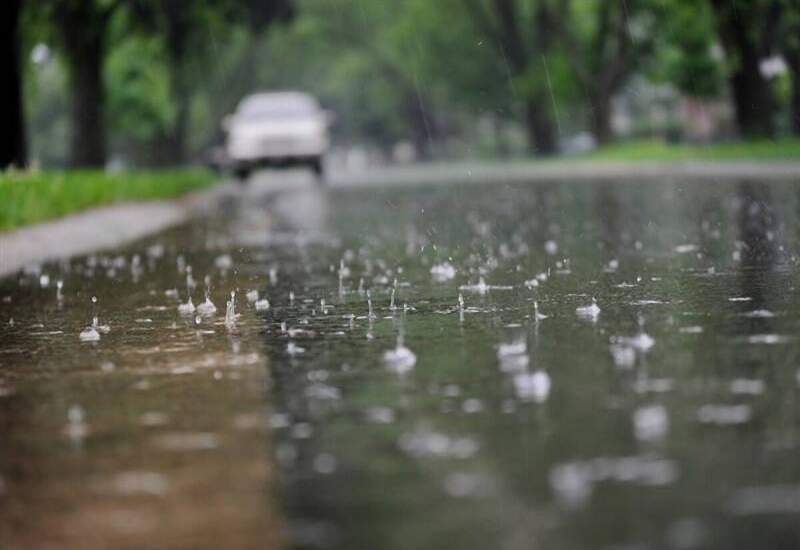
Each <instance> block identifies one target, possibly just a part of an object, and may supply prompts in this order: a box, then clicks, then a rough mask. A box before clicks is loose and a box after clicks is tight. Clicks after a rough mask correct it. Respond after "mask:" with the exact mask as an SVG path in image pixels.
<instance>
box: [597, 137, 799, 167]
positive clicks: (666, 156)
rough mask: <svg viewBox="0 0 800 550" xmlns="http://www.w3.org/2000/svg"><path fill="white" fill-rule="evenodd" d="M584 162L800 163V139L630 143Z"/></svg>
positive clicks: (604, 150) (606, 149)
mask: <svg viewBox="0 0 800 550" xmlns="http://www.w3.org/2000/svg"><path fill="white" fill-rule="evenodd" d="M581 158H585V159H587V160H600V161H603V160H608V161H621V162H625V161H630V162H636V161H664V162H669V161H685V160H709V161H714V160H718V161H725V160H797V161H800V139H782V140H776V141H771V140H763V141H742V142H731V143H715V144H711V145H685V144H669V143H665V142H663V141H655V140H644V141H629V142H621V143H615V144H612V145H607V146H604V147H601V148H599V149H597V150H596V151H592V152H591V153H588V154H587V155H585V156H582V157H581Z"/></svg>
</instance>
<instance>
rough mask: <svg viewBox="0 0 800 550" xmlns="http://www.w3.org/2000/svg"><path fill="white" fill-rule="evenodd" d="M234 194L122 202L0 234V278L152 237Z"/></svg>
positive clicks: (231, 188)
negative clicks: (28, 267)
mask: <svg viewBox="0 0 800 550" xmlns="http://www.w3.org/2000/svg"><path fill="white" fill-rule="evenodd" d="M236 191H237V190H236V185H235V184H233V183H227V184H223V185H219V186H215V187H212V188H210V189H204V190H200V191H194V192H191V193H188V194H186V195H184V196H182V197H180V198H178V199H174V200H163V201H149V202H122V203H118V204H112V205H109V206H103V207H100V208H93V209H90V210H87V211H85V212H80V213H77V214H72V215H69V216H66V217H63V218H60V219H57V220H53V221H49V222H45V223H40V224H36V225H32V226H30V227H23V228H20V229H16V230H13V231H10V232H5V233H0V277H4V276H6V275H9V274H12V273H14V272H16V271H18V270H20V269H22V268H24V267H26V266H28V265H31V264H37V263H41V262H44V261H52V260H61V259H66V258H69V257H71V256H76V255H79V254H87V253H89V252H93V251H95V250H102V249H106V248H112V247H116V246H120V245H122V244H125V243H127V242H130V241H133V240H136V239H139V238H142V237H144V236H146V235H149V234H151V233H156V232H158V231H161V230H163V229H166V228H168V227H170V226H173V225H176V224H178V223H181V222H183V221H185V220H187V219H189V218H190V217H191V216H193V215H197V214H199V213H202V212H203V211H206V210H209V209H210V208H212V207H213V206H214V205H215V204H216V203H217V202H218V201H219V199H220V198H222V197H224V196H226V195H231V194H233V193H236Z"/></svg>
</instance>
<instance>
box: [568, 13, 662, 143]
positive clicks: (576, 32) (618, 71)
mask: <svg viewBox="0 0 800 550" xmlns="http://www.w3.org/2000/svg"><path fill="white" fill-rule="evenodd" d="M564 4H565V5H566V6H568V9H569V13H568V16H564V17H562V18H561V20H560V21H561V26H560V28H559V29H558V33H559V36H560V37H561V40H562V41H563V42H562V43H563V46H564V48H565V50H566V52H567V55H568V56H569V60H570V66H571V68H572V70H573V72H574V76H575V79H576V81H577V82H578V84H579V86H580V88H581V89H582V90H584V92H585V94H586V97H587V100H588V103H589V110H590V113H591V115H590V116H591V128H592V133H593V135H594V137H595V139H596V140H597V142H598V143H601V144H603V143H608V142H609V141H611V139H612V137H613V136H612V131H611V115H612V111H611V108H612V107H611V105H612V104H611V101H612V99H613V97H614V95H616V94H617V93H618V92H619V91H620V90H621V89H622V87H623V86H624V84H625V83H626V81H627V79H628V78H629V77H630V76H631V75H632V74H633V73H634V72H635V71H637V70H639V69H641V68H642V67H644V66H646V64H647V62H648V60H649V59H650V57H651V56H652V53H653V50H654V47H653V39H654V36H655V34H656V28H655V27H656V21H657V20H658V17H657V13H656V11H655V9H654V8H655V7H656V6H655V4H654V2H651V1H648V0H573V1H572V2H570V1H568V0H565V2H564Z"/></svg>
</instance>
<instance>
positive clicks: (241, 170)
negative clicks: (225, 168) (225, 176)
mask: <svg viewBox="0 0 800 550" xmlns="http://www.w3.org/2000/svg"><path fill="white" fill-rule="evenodd" d="M233 175H234V177H235V178H236V180H237V181H238V182H239V183H247V178H248V177H249V176H250V169H249V168H245V167H241V166H240V167H238V168H234V170H233Z"/></svg>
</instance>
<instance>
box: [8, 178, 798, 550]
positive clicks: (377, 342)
mask: <svg viewBox="0 0 800 550" xmlns="http://www.w3.org/2000/svg"><path fill="white" fill-rule="evenodd" d="M798 199H800V197H799V196H798V192H797V191H796V185H795V182H787V183H785V184H780V183H774V184H770V185H762V184H759V183H758V182H745V181H742V182H727V183H726V182H672V181H665V182H663V183H662V184H657V183H648V184H641V185H637V184H632V183H625V184H622V183H621V184H596V185H589V184H569V183H552V184H536V185H504V184H502V183H500V182H497V183H492V184H487V185H479V184H472V185H467V186H463V185H462V186H458V185H451V186H439V187H430V188H411V187H408V188H395V189H387V190H380V189H360V190H334V191H325V190H320V189H316V188H309V187H301V188H298V189H294V190H285V191H284V192H282V193H277V194H273V195H270V197H269V199H268V200H266V201H265V204H263V205H261V204H258V205H257V204H256V203H255V201H254V200H244V201H242V203H240V204H230V205H227V207H226V208H224V209H222V210H221V211H220V215H219V216H214V217H211V218H209V219H206V220H198V221H197V222H195V223H193V224H191V225H189V226H187V227H184V228H180V229H178V230H174V231H171V232H168V233H166V234H163V235H159V236H157V237H155V238H153V239H149V240H147V241H145V242H142V243H137V244H136V245H134V246H132V247H130V248H128V249H126V250H124V251H121V252H120V254H119V255H122V256H123V257H125V258H126V262H127V263H126V266H125V267H122V266H121V265H122V264H121V263H120V267H118V268H117V269H116V271H115V272H114V273H112V274H109V273H108V270H109V266H108V265H104V264H109V263H110V264H111V269H115V268H114V265H113V264H114V260H113V259H114V258H115V257H116V256H118V254H113V255H100V256H98V257H97V258H96V260H95V261H91V260H89V259H86V258H82V259H78V260H75V261H74V262H71V263H70V264H69V273H67V272H66V268H67V266H45V267H44V268H43V273H46V274H47V275H49V277H50V286H49V287H48V288H40V286H41V284H40V283H41V280H40V278H41V274H40V273H28V274H23V275H21V276H20V277H17V278H14V279H10V280H6V281H5V282H3V283H2V286H0V298H2V297H10V298H4V301H3V302H2V304H1V307H2V310H0V311H1V313H0V323H2V328H0V335H2V342H3V346H2V350H1V351H2V353H0V369H2V371H0V372H2V374H0V389H2V390H3V395H4V396H3V397H0V426H2V428H0V429H2V439H3V442H4V443H3V444H4V449H5V450H4V453H3V455H2V456H1V457H0V476H2V480H3V485H2V488H3V492H4V496H3V497H2V499H3V500H2V501H0V502H2V506H3V507H4V508H5V511H4V513H3V516H4V517H5V518H12V519H11V521H8V520H5V521H4V523H5V524H6V525H5V528H6V529H10V532H12V533H14V534H15V537H17V538H15V539H14V540H15V541H17V540H23V541H24V540H25V539H23V538H21V537H23V536H28V537H33V539H31V540H34V541H35V542H40V541H39V540H37V539H36V537H40V538H41V537H42V536H43V533H46V534H47V533H52V537H57V536H63V537H67V538H66V539H65V540H75V539H74V538H73V539H70V538H69V536H73V537H75V536H80V533H82V532H85V530H86V529H87V527H86V526H87V525H89V523H88V522H89V521H90V520H89V518H90V517H91V518H93V519H94V520H95V521H99V520H97V518H98V517H99V518H100V519H101V520H102V524H103V525H106V524H107V529H106V530H107V536H108V537H118V538H111V539H109V540H119V537H130V538H129V539H124V538H123V540H132V541H134V542H133V543H132V544H135V543H137V542H138V543H141V542H142V541H143V540H144V541H147V540H152V539H150V538H148V537H152V536H154V535H155V534H159V535H160V536H173V537H175V540H176V541H180V543H181V544H184V543H185V541H187V540H189V539H188V538H187V537H188V535H186V534H182V533H180V532H176V530H175V529H174V528H172V527H170V526H174V525H191V524H192V523H191V522H192V521H195V524H194V525H207V522H208V521H209V517H210V518H213V520H214V521H212V522H211V523H212V526H211V527H210V528H208V532H210V533H219V532H221V531H222V532H226V533H228V532H234V531H235V532H236V533H237V534H238V535H239V536H241V537H242V538H241V541H234V540H229V541H227V542H228V543H229V546H228V547H235V546H241V547H252V546H255V545H257V543H256V542H255V541H264V540H266V541H270V542H271V543H272V544H273V545H280V544H281V541H282V540H283V539H282V538H280V537H279V536H278V533H280V532H282V531H283V530H284V528H283V526H287V529H286V532H287V540H288V542H287V544H288V545H289V546H292V547H298V548H316V547H322V548H348V549H352V548H385V549H392V548H453V547H459V548H490V547H491V548H494V547H504V548H529V547H531V546H539V547H544V548H629V547H630V548H633V547H635V548H731V547H741V548H749V547H765V548H766V547H769V548H795V547H797V546H798V544H800V527H798V526H799V525H800V523H798V521H797V519H798V515H799V514H800V467H798V466H797V464H796V462H797V461H796V455H797V451H798V446H799V445H800V431H798V420H799V418H798V413H799V412H800V410H798V408H797V407H796V405H795V403H796V401H797V396H798V389H799V388H798V363H797V356H798V352H799V351H800V347H799V346H798V340H797V334H798V330H797V329H798V323H800V316H799V315H798V308H797V304H796V298H795V280H796V277H797V275H796V274H797V271H798V266H797V251H798V244H799V243H798V238H799V237H800V224H798V223H797V221H796V219H797V216H796V214H797V212H798V211H799V210H800V200H798ZM153 245H157V246H161V247H162V248H163V255H161V256H160V257H157V258H152V259H150V258H149V257H148V255H147V250H148V248H149V247H152V246H153ZM150 250H151V251H152V250H154V249H152V248H150ZM156 251H158V250H156ZM133 254H139V255H140V256H141V265H142V267H143V269H142V273H141V274H140V275H139V276H138V282H135V281H134V277H133V276H132V274H131V269H130V264H131V258H132V255H133ZM177 254H181V255H183V257H184V258H185V261H186V263H187V264H191V266H192V274H193V277H194V278H195V279H196V280H197V288H196V290H195V291H194V294H193V297H194V303H195V304H198V303H200V302H201V301H202V298H203V277H204V276H205V275H207V274H208V275H210V276H211V282H212V299H213V301H214V303H215V304H216V306H217V314H216V316H215V318H214V319H213V320H201V322H200V324H199V325H198V324H196V323H195V321H194V319H188V320H187V319H182V318H180V317H179V316H178V313H177V305H178V303H179V300H180V301H181V302H183V301H185V300H186V292H185V290H186V285H185V273H179V271H178V268H177V265H178V262H177V260H176V255H177ZM225 255H228V256H229V258H227V259H226V258H225ZM220 258H222V259H220ZM446 264H449V265H451V266H452V267H453V268H454V269H455V274H454V276H452V278H451V275H453V274H452V272H451V271H452V270H451V269H450V268H449V267H445V268H442V266H443V265H446ZM92 265H94V267H91V266H92ZM432 269H433V272H432ZM87 270H89V271H91V273H88V272H87ZM59 278H63V279H64V291H63V292H64V297H65V298H64V301H63V304H61V305H59V304H58V301H57V300H56V290H55V283H54V281H55V280H57V279H59ZM395 281H396V283H395ZM481 281H483V282H481ZM172 288H177V289H178V290H179V291H180V296H179V298H174V297H170V296H166V295H165V294H164V291H165V290H168V289H172ZM236 288H238V289H239V293H238V294H237V312H239V313H240V314H241V317H239V319H238V320H237V322H236V325H235V326H233V327H229V326H226V325H225V323H224V318H225V299H226V297H227V295H228V293H229V292H230V291H231V290H233V289H236ZM254 289H257V290H259V291H260V297H266V298H268V300H269V302H270V308H269V309H267V310H261V311H256V309H255V307H254V305H253V304H252V303H249V302H248V301H247V299H246V298H245V293H246V292H247V291H250V290H254ZM359 289H361V291H359ZM393 289H394V296H395V298H394V305H395V308H394V309H392V308H390V304H391V295H392V290H393ZM367 290H369V291H370V292H369V294H370V297H371V301H372V313H373V315H372V316H370V310H369V307H368V303H367V301H368V300H367V293H366V291H367ZM290 293H291V294H292V296H291V297H290ZM459 294H461V295H462V297H463V306H459ZM92 295H97V296H98V298H99V303H98V308H97V309H98V315H99V317H100V323H101V324H102V323H108V324H110V327H111V331H110V332H109V333H108V334H107V335H101V339H100V341H99V342H96V343H85V342H81V341H80V340H79V338H78V334H79V333H80V331H81V330H82V329H83V328H84V327H85V326H86V325H87V324H90V323H91V316H92V308H91V304H90V301H89V298H90V297H91V296H92ZM593 298H596V302H597V306H598V307H599V309H600V312H599V313H598V314H587V313H588V311H587V310H585V309H582V308H586V307H588V306H591V304H592V299H593ZM534 301H536V302H538V312H539V318H537V317H536V315H535V310H534ZM163 307H165V308H166V309H163V310H161V309H157V308H163ZM154 308H155V309H154ZM12 317H13V318H14V324H13V326H10V325H9V324H8V320H9V319H10V318H12ZM144 319H150V321H149V322H148V321H145V320H144ZM39 325H41V326H39ZM51 331H63V332H62V333H60V334H49V332H51ZM207 331H209V332H207ZM210 331H213V333H212V332H210ZM400 337H402V345H403V346H404V347H406V348H408V351H409V352H410V353H411V354H412V355H413V356H414V361H408V355H407V354H405V353H395V354H389V355H387V354H386V352H387V351H391V350H396V348H397V347H398V346H399V345H400V343H399V342H398V338H400ZM400 360H402V361H404V362H403V363H402V365H401V364H400V362H399V361H400ZM109 363H110V364H113V368H110V367H109V366H108V364H109ZM143 386H144V388H143ZM75 405H78V406H79V407H80V408H79V409H75V408H74V406H75ZM265 409H266V410H265ZM79 413H80V414H79ZM150 413H155V414H150ZM158 414H161V415H162V416H158ZM131 472H133V473H132V474H131ZM223 472H224V473H223ZM145 474H149V475H145ZM109 487H110V489H109ZM142 493H143V494H142ZM197 495H203V497H204V498H208V496H209V495H216V496H217V497H218V498H219V499H220V502H226V503H228V504H229V505H230V509H231V513H230V515H228V516H225V515H224V514H220V515H215V514H213V513H208V509H209V506H207V504H208V502H202V501H201V502H198V500H197V498H196V496H197ZM109 502H110V503H112V504H113V505H115V506H119V507H120V509H121V510H123V512H121V513H117V512H115V513H117V515H118V516H119V517H116V516H115V515H114V514H101V513H100V512H98V510H97V509H96V508H95V509H93V507H95V506H100V505H101V504H102V506H104V507H105V506H107V505H108V503H109ZM65 505H67V506H69V507H71V508H72V511H71V513H64V512H62V511H60V509H61V508H62V507H63V506H65ZM156 505H158V506H161V508H160V510H161V512H160V514H175V515H176V517H180V516H181V515H182V514H187V515H189V516H191V517H189V519H180V520H176V521H175V522H163V521H162V522H159V521H158V520H157V519H154V518H151V519H150V520H148V518H147V515H148V514H152V512H153V510H155V508H154V506H156ZM23 510H24V511H26V513H23V512H22V511H23ZM31 510H38V511H39V512H38V514H37V516H38V518H39V519H37V525H38V526H39V528H38V529H37V532H36V534H35V535H34V534H32V525H33V523H32V522H31V520H30V519H26V516H27V515H29V513H30V511H31ZM9 511H10V512H9ZM125 513H127V514H128V515H127V516H126V515H125ZM91 514H94V516H92V515H91ZM137 514H138V516H137ZM158 517H163V516H160V515H159V516H158ZM167 517H169V516H167ZM42 518H44V521H45V523H44V525H45V527H44V528H41V523H40V522H42V521H43V519H42ZM115 518H116V519H115ZM81 522H84V523H81ZM214 522H216V523H214ZM167 523H169V525H167ZM8 525H10V527H8ZM131 525H133V526H134V527H137V526H138V528H139V530H138V531H137V530H135V529H129V528H130V526H131ZM126 529H128V531H131V530H132V531H133V532H132V534H131V533H128V531H126ZM159 529H160V531H159ZM70 530H71V531H70ZM65 531H67V532H66V534H63V532H65ZM120 532H122V534H121V535H120ZM76 533H78V534H77V535H76ZM103 533H105V531H102V530H101V535H102V534H103ZM126 533H127V534H126ZM48 536H50V535H48ZM136 537H139V538H136ZM223 540H225V539H223ZM230 544H233V546H230ZM167 546H169V545H167ZM172 546H175V545H172ZM190 546H191V545H189V546H187V547H190ZM263 546H264V544H261V546H260V547H263ZM23 547H27V546H24V545H23ZM191 547H194V546H191ZM209 547H211V546H210V545H209Z"/></svg>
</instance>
